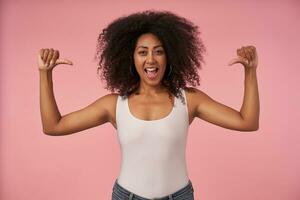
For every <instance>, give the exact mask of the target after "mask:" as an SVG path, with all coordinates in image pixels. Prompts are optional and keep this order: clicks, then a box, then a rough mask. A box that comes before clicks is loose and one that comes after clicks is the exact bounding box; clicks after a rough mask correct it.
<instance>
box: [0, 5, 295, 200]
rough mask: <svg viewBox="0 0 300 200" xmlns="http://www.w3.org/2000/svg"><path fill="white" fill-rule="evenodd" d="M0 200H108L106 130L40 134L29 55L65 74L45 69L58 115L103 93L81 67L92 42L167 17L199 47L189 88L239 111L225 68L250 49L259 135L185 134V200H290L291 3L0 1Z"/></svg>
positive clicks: (113, 168)
mask: <svg viewBox="0 0 300 200" xmlns="http://www.w3.org/2000/svg"><path fill="white" fill-rule="evenodd" d="M0 3H1V4H0V6H1V7H0V17H1V18H0V20H1V21H0V23H1V24H0V25H1V26H0V28H1V31H0V44H1V45H0V48H1V49H0V50H1V57H0V70H1V71H0V73H1V75H0V89H1V108H0V109H1V121H0V122H1V130H0V131H1V138H0V139H1V143H0V145H1V146H0V147H1V149H0V150H1V155H0V156H1V160H0V162H1V163H0V184H1V185H0V187H1V188H0V189H1V190H0V199H1V200H27V199H28V200H29V199H30V200H40V199H43V200H62V199H64V200H83V199H84V200H102V199H110V198H111V192H112V187H113V183H114V181H115V179H116V178H117V176H118V173H119V169H120V159H121V158H120V149H119V143H118V140H117V135H116V131H115V130H114V128H113V127H112V126H111V125H110V124H104V125H102V126H99V127H95V128H92V129H89V130H85V131H82V132H79V133H76V134H72V135H67V136H60V137H51V136H48V135H45V134H44V133H43V132H42V125H41V118H40V109H39V73H38V69H37V53H38V50H39V49H40V48H55V49H58V50H60V52H61V57H64V58H67V59H70V60H72V61H73V63H74V66H67V65H60V66H58V67H57V68H56V69H55V70H54V75H53V79H54V93H55V97H56V100H57V104H58V107H59V110H60V112H61V114H62V115H64V114H67V113H69V112H72V111H75V110H79V109H81V108H83V107H85V106H87V105H88V104H90V103H91V102H93V101H94V100H96V99H97V98H99V97H100V96H103V95H105V94H107V93H108V91H106V90H105V89H104V84H103V83H102V82H101V81H100V79H99V78H98V76H97V73H96V72H97V63H96V62H95V61H94V60H93V56H94V54H95V49H96V40H97V36H98V34H99V33H100V31H101V30H102V28H104V27H105V26H106V25H107V24H108V23H110V22H111V21H112V20H113V19H116V18H117V17H120V16H123V15H127V14H130V13H133V12H135V11H142V10H145V9H156V10H168V11H173V12H174V13H176V14H178V15H181V16H184V17H186V18H188V19H190V20H191V21H193V22H194V23H195V24H197V25H198V26H199V29H200V31H201V32H202V35H201V37H202V39H203V40H204V42H205V45H206V47H207V53H206V54H205V60H206V64H205V65H204V66H203V69H202V70H200V71H199V73H200V76H201V85H200V86H199V87H198V88H199V89H201V90H203V91H204V92H206V93H207V94H208V95H209V96H211V97H212V98H214V99H215V100H217V101H219V102H221V103H223V104H225V105H228V106H230V107H232V108H234V109H236V110H239V109H240V107H241V105H242V100H243V89H244V85H243V83H244V82H243V81H244V71H243V67H242V66H241V65H240V64H236V65H234V66H232V67H229V66H226V65H227V63H228V61H230V60H231V59H232V58H235V56H236V49H237V48H240V47H241V46H245V45H255V46H256V47H257V51H258V57H259V65H258V70H257V73H258V83H259V93H260V106H261V112H260V128H259V130H258V131H256V132H238V131H232V130H228V129H224V128H221V127H218V126H215V125H213V124H210V123H207V122H205V121H202V120H200V119H195V120H194V122H193V123H192V125H191V126H190V131H189V137H188V146H187V152H186V154H187V164H188V170H189V176H190V178H191V180H192V182H193V185H194V189H195V199H197V200H254V199H255V200H299V199H300V156H299V152H300V145H299V144H300V131H299V126H298V123H299V119H300V116H299V105H298V103H299V102H300V101H299V100H300V98H299V74H300V68H299V67H300V59H299V44H300V40H299V35H300V26H299V25H300V23H299V19H300V3H299V1H297V0H294V1H291V0H290V1H284V0H282V1H271V0H270V1H258V0H257V1H253V0H248V1H237V0H236V1H233V0H231V1H225V0H224V1H199V2H197V1H188V0H185V1H158V0H152V1H133V0H132V1H129V0H127V1H122V2H121V1H120V2H119V1H115V0H110V1H95V0H94V1H92V0H88V1H71V0H64V1H38V0H28V1H25V0H23V1H21V0H19V1H18V0H1V1H0Z"/></svg>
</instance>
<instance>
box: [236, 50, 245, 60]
mask: <svg viewBox="0 0 300 200" xmlns="http://www.w3.org/2000/svg"><path fill="white" fill-rule="evenodd" d="M237 55H238V56H240V57H243V58H245V57H246V55H245V52H244V47H242V48H240V49H238V50H237Z"/></svg>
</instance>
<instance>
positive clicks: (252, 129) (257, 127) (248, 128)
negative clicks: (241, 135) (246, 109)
mask: <svg viewBox="0 0 300 200" xmlns="http://www.w3.org/2000/svg"><path fill="white" fill-rule="evenodd" d="M258 129H259V124H258V123H257V124H254V125H253V124H252V125H249V126H247V127H246V129H245V131H248V132H253V131H257V130H258Z"/></svg>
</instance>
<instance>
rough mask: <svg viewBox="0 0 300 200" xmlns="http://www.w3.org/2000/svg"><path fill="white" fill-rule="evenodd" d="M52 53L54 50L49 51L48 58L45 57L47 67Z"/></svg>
mask: <svg viewBox="0 0 300 200" xmlns="http://www.w3.org/2000/svg"><path fill="white" fill-rule="evenodd" d="M53 53H54V50H53V49H50V50H49V53H48V56H47V60H46V65H47V66H49V65H50V60H51V59H52V57H53Z"/></svg>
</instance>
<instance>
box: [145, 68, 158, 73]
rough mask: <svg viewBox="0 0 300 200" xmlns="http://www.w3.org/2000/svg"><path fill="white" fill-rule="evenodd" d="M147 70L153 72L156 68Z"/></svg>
mask: <svg viewBox="0 0 300 200" xmlns="http://www.w3.org/2000/svg"><path fill="white" fill-rule="evenodd" d="M146 70H147V71H150V72H153V71H155V70H156V68H146Z"/></svg>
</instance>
